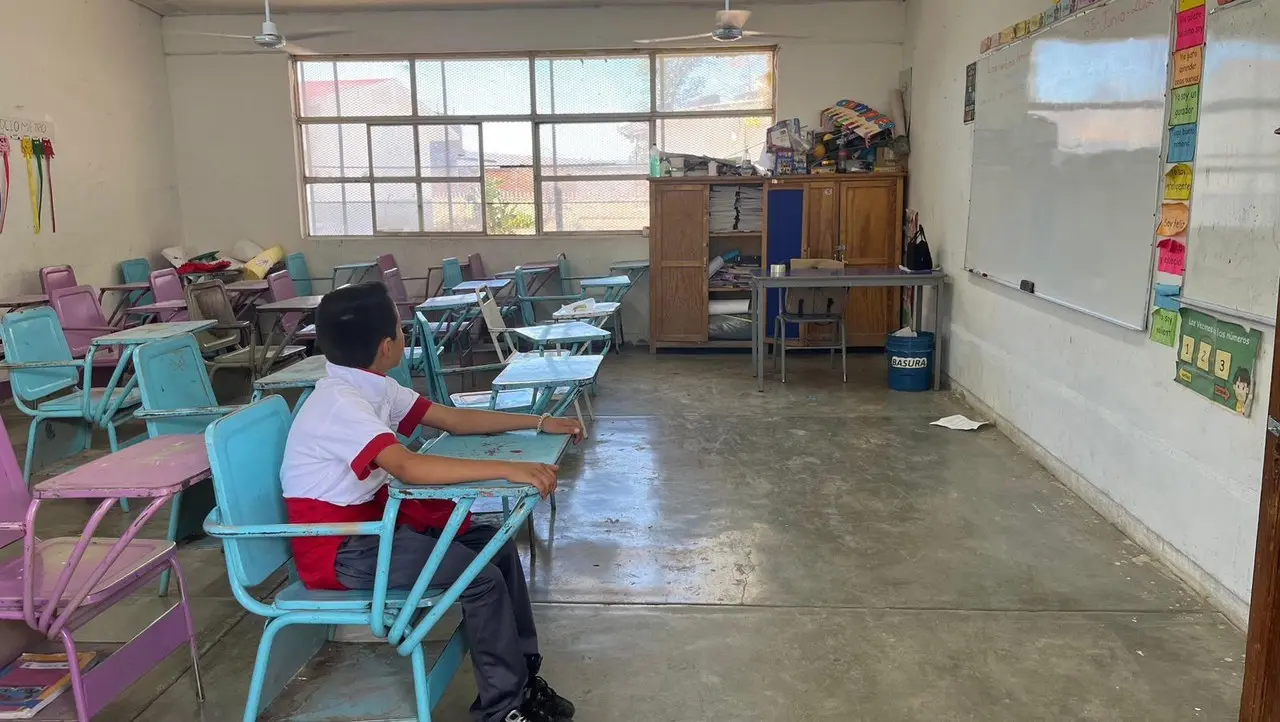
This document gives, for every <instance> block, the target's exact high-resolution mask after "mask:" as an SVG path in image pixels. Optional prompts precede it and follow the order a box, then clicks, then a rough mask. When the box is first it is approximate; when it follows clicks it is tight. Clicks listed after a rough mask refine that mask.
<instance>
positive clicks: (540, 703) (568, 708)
mask: <svg viewBox="0 0 1280 722" xmlns="http://www.w3.org/2000/svg"><path fill="white" fill-rule="evenodd" d="M525 704H526V705H530V708H531V709H536V710H538V711H539V712H541V713H543V714H545V715H547V716H548V718H549V719H553V720H571V719H573V715H574V713H575V712H576V711H577V710H576V709H575V708H574V706H573V703H572V702H570V701H569V700H567V699H565V698H564V697H561V696H560V695H558V694H556V691H555V690H554V689H552V688H551V685H549V684H547V680H545V679H543V678H542V677H538V676H533V677H530V678H529V683H528V684H527V685H525ZM521 709H524V708H523V707H522V708H521Z"/></svg>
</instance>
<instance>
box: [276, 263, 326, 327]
mask: <svg viewBox="0 0 1280 722" xmlns="http://www.w3.org/2000/svg"><path fill="white" fill-rule="evenodd" d="M267 296H269V297H270V300H271V302H272V303H274V302H276V301H284V300H286V299H290V298H297V297H298V287H297V286H296V285H295V284H294V282H293V278H292V277H291V276H290V275H289V272H288V271H276V272H275V273H273V274H271V275H269V276H267ZM302 316H303V314H301V313H286V314H284V316H283V317H282V318H281V319H280V325H281V326H283V327H284V330H285V332H286V333H289V332H292V331H293V330H294V329H295V328H298V324H299V323H301V322H302ZM315 337H316V327H315V324H312V325H309V326H306V327H303V328H301V329H299V330H298V333H297V335H296V336H295V337H294V338H295V339H297V340H299V341H313V340H315Z"/></svg>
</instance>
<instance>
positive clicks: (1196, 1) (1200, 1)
mask: <svg viewBox="0 0 1280 722" xmlns="http://www.w3.org/2000/svg"><path fill="white" fill-rule="evenodd" d="M1198 7H1204V0H1178V12H1180V13H1182V12H1186V11H1188V10H1193V9H1195V8H1198Z"/></svg>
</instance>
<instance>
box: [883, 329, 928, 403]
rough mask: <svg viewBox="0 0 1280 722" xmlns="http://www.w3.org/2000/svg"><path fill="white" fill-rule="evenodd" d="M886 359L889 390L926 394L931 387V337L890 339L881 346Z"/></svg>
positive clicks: (917, 335)
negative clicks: (922, 392) (924, 392)
mask: <svg viewBox="0 0 1280 722" xmlns="http://www.w3.org/2000/svg"><path fill="white" fill-rule="evenodd" d="M884 350H885V352H886V353H887V354H888V356H889V388H890V389H892V390H894V391H928V390H929V389H930V388H932V387H933V334H932V333H930V332H928V331H920V332H917V334H916V335H915V337H911V336H890V337H889V338H888V340H887V341H885V344H884Z"/></svg>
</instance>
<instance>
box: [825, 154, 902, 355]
mask: <svg viewBox="0 0 1280 722" xmlns="http://www.w3.org/2000/svg"><path fill="white" fill-rule="evenodd" d="M901 237H902V180H901V179H900V178H866V179H859V180H857V181H848V182H845V183H843V184H841V193H840V242H841V244H842V245H844V247H845V264H846V265H849V266H871V267H873V266H881V267H897V266H898V265H899V264H900V263H901V257H902V251H901V248H902V244H901ZM900 297H901V289H897V288H855V289H853V290H852V291H850V292H849V306H848V311H847V313H846V316H845V321H846V323H847V324H848V334H849V339H848V340H849V345H850V346H866V347H881V346H884V344H885V336H886V335H887V334H890V333H892V332H893V331H896V330H897V329H898V324H899V321H900V319H899V318H898V301H899V298H900Z"/></svg>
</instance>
